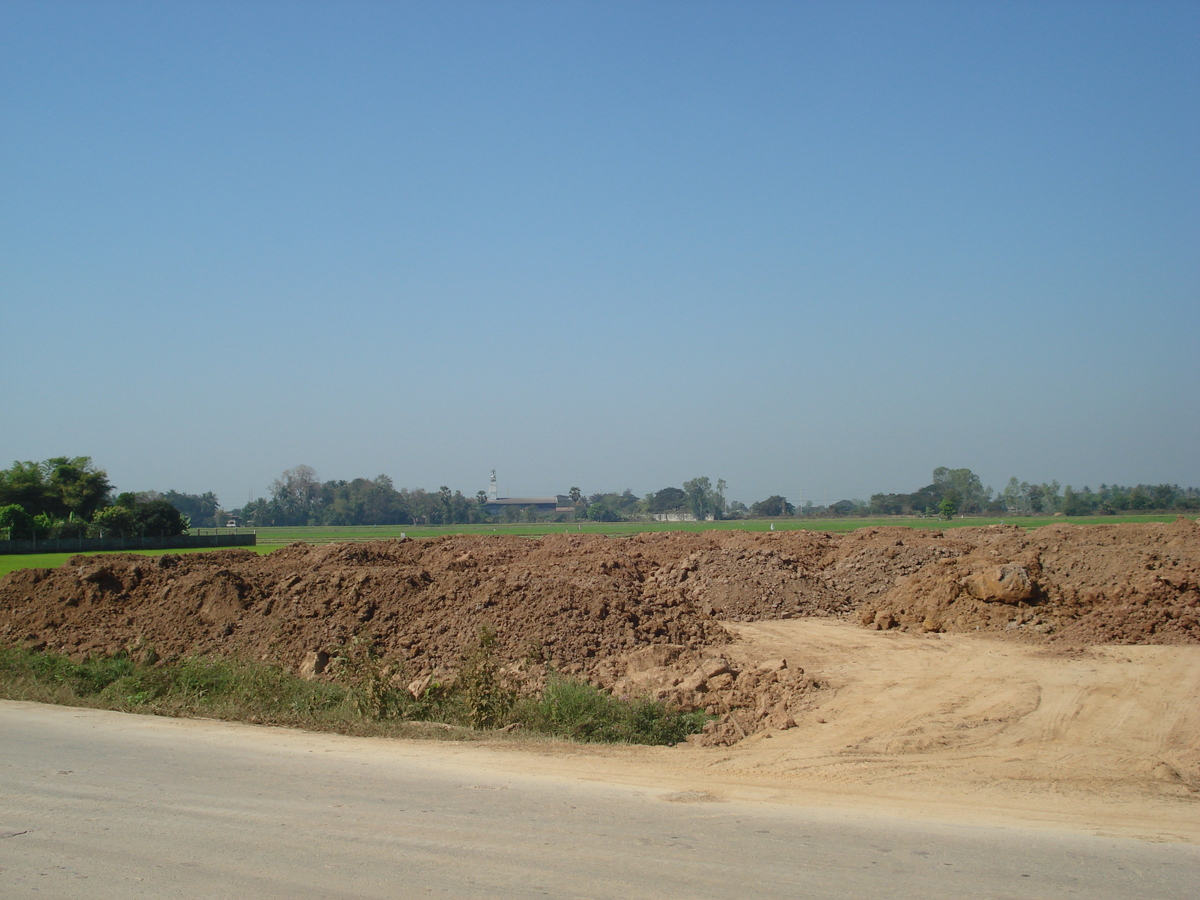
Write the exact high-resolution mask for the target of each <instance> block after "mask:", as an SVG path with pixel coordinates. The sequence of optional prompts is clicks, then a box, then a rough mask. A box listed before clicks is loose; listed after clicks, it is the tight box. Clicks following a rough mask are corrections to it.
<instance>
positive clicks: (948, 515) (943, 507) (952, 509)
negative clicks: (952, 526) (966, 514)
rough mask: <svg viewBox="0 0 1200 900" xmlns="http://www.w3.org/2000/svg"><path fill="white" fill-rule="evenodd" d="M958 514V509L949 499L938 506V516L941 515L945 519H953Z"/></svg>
mask: <svg viewBox="0 0 1200 900" xmlns="http://www.w3.org/2000/svg"><path fill="white" fill-rule="evenodd" d="M957 513H958V507H957V506H956V505H955V504H954V501H953V500H951V499H950V498H949V497H947V498H946V499H945V500H943V501H942V502H941V503H939V504H938V515H940V516H941V517H942V518H943V519H953V518H954V517H955V515H957Z"/></svg>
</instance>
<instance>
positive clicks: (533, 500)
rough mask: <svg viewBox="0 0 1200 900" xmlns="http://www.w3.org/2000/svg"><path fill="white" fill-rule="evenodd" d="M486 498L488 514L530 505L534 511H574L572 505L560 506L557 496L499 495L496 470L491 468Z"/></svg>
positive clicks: (548, 512)
mask: <svg viewBox="0 0 1200 900" xmlns="http://www.w3.org/2000/svg"><path fill="white" fill-rule="evenodd" d="M487 496H488V499H487V503H485V504H484V509H486V510H487V512H488V515H491V516H502V515H503V514H504V511H505V510H506V509H511V510H518V511H520V510H524V509H529V508H530V507H532V508H533V509H534V511H535V512H539V513H546V514H553V513H560V512H568V511H574V507H573V506H572V507H560V505H559V502H558V497H501V496H500V489H499V487H498V486H497V483H496V470H495V469H492V478H491V481H489V482H488V494H487Z"/></svg>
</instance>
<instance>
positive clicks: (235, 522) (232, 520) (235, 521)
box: [225, 516, 242, 528]
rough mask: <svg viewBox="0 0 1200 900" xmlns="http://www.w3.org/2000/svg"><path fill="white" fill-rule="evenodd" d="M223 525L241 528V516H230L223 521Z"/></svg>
mask: <svg viewBox="0 0 1200 900" xmlns="http://www.w3.org/2000/svg"><path fill="white" fill-rule="evenodd" d="M225 527H226V528H241V527H242V517H241V516H230V517H229V521H227V522H226V523H225Z"/></svg>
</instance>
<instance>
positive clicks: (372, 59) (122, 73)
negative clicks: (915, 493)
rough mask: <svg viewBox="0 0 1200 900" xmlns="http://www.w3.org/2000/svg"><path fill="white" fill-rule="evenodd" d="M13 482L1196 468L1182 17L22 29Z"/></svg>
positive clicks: (0, 240) (1194, 106)
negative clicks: (35, 475) (59, 464)
mask: <svg viewBox="0 0 1200 900" xmlns="http://www.w3.org/2000/svg"><path fill="white" fill-rule="evenodd" d="M0 133H2V135H3V138H2V140H0V307H2V312H3V322H4V334H5V341H4V353H3V354H0V377H2V378H3V381H4V384H5V389H4V391H3V393H2V394H0V396H2V397H3V400H2V401H0V404H2V405H0V411H2V416H0V421H2V422H3V427H2V428H0V461H3V464H4V465H7V464H8V461H9V460H16V459H21V460H24V459H44V458H47V457H49V456H55V455H60V454H68V455H76V454H88V455H91V456H92V457H93V458H94V459H95V460H96V462H97V463H98V464H100V465H101V466H102V467H104V468H105V469H106V470H107V471H108V473H109V475H110V478H111V479H112V480H113V482H114V483H115V484H117V486H118V487H119V488H121V489H123V490H143V489H150V488H153V489H157V490H167V489H171V488H173V489H176V490H181V491H187V492H202V491H206V490H213V491H216V492H217V494H218V496H219V497H220V499H221V500H222V501H223V503H224V504H225V505H226V506H227V507H235V506H240V505H241V504H242V503H243V502H244V501H245V500H246V499H247V498H248V497H249V496H251V495H255V496H263V495H264V494H265V493H266V491H267V487H268V485H269V484H270V483H271V481H272V480H273V479H274V478H275V477H277V476H278V475H279V474H280V472H282V471H283V470H284V469H286V468H289V467H292V466H295V465H298V464H301V463H303V464H307V465H311V466H312V467H314V468H315V469H316V470H317V473H318V475H319V476H320V477H321V478H322V479H332V478H346V479H349V478H354V477H357V476H367V477H373V476H375V475H377V474H379V473H387V474H388V475H390V476H391V477H392V478H393V479H394V480H395V482H396V484H397V486H405V487H425V488H429V489H436V487H437V486H438V485H441V484H448V485H450V486H451V487H454V488H458V489H461V490H463V492H464V493H467V494H473V493H474V492H475V491H476V490H479V489H480V488H484V487H486V484H487V478H488V474H489V472H490V470H491V469H492V468H496V469H498V470H499V474H500V486H501V490H502V493H505V494H510V495H528V494H549V493H556V492H559V493H561V492H565V491H566V490H567V489H568V488H569V487H570V486H572V485H578V486H580V487H581V488H583V490H584V491H585V492H588V493H590V492H594V491H605V490H622V489H625V488H631V489H632V490H633V491H634V492H635V493H638V494H644V493H646V492H649V491H653V490H658V489H660V488H662V487H664V486H667V485H679V484H681V483H682V482H683V481H684V480H686V479H688V478H692V477H694V476H697V475H708V476H710V477H711V478H712V479H713V480H714V481H715V480H716V479H717V478H725V479H726V481H727V482H728V484H729V495H730V497H731V498H732V499H740V500H744V501H746V502H753V501H755V500H760V499H763V498H764V497H766V496H768V495H770V494H776V493H778V494H784V495H785V496H787V497H788V499H789V500H792V502H796V501H797V500H801V501H802V500H810V499H811V500H815V501H817V502H821V501H822V500H823V499H824V498H825V497H826V496H827V497H828V499H829V500H830V501H834V500H837V499H842V498H861V499H866V498H867V497H869V495H870V494H872V493H875V492H878V491H889V492H890V491H910V490H914V489H916V488H917V487H920V486H921V485H923V484H926V483H928V482H929V480H930V473H931V471H932V469H933V468H934V467H936V466H942V465H945V466H950V467H967V468H971V469H973V470H974V471H975V472H977V473H978V474H979V475H980V476H981V477H982V478H983V480H984V483H985V484H988V485H991V486H992V487H994V488H996V489H1000V488H1002V487H1003V486H1004V483H1005V482H1006V481H1007V480H1008V478H1009V477H1010V476H1013V475H1015V476H1017V477H1018V478H1019V479H1021V480H1028V481H1043V480H1047V481H1048V480H1050V479H1058V480H1059V481H1060V482H1062V483H1063V484H1068V483H1069V484H1072V485H1074V486H1075V487H1076V488H1080V487H1082V486H1084V485H1085V484H1087V485H1090V486H1092V487H1097V486H1099V484H1100V483H1102V482H1107V483H1113V482H1118V483H1122V484H1132V483H1137V482H1147V483H1159V482H1175V483H1179V484H1183V485H1197V484H1200V467H1198V460H1200V455H1198V454H1197V447H1198V446H1200V351H1198V350H1197V336H1198V330H1200V329H1198V326H1200V165H1198V160H1200V157H1198V155H1197V148H1198V147H1200V6H1198V5H1197V4H1195V3H1153V2H1151V3H1103V2H1088V3H1083V2H1071V3H1054V2H1051V3H1019V2H1012V3H999V4H963V3H936V2H929V3H895V2H887V3H882V2H881V3H872V2H867V3H861V2H860V3H855V2H850V3H767V2H760V3H755V2H750V3H702V2H687V3H670V2H662V3H620V2H605V3H598V2H553V3H552V2H544V3H497V2H488V3H466V2H446V3H432V2H429V3H403V2H388V3H367V2H351V3H300V2H278V3H275V2H237V3H220V2H204V3H199V2H197V3H185V2H181V3H170V4H162V3H128V2H109V3H102V4H98V3H90V2H89V3H71V2H56V3H43V2H38V3H26V2H12V0H9V2H5V3H4V4H3V5H0Z"/></svg>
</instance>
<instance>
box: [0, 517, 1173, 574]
mask: <svg viewBox="0 0 1200 900" xmlns="http://www.w3.org/2000/svg"><path fill="white" fill-rule="evenodd" d="M1174 520H1175V516H1173V515H1166V516H1083V517H1075V518H1070V517H1064V516H1055V517H1040V518H1033V517H1028V518H1027V517H1017V518H1005V519H1000V518H991V519H989V518H961V519H951V520H949V521H945V520H942V519H936V518H881V519H863V518H844V519H774V520H771V519H753V520H750V519H737V520H734V521H728V522H581V523H578V524H574V523H573V524H567V525H564V524H562V523H558V524H541V525H446V526H440V525H439V526H418V525H387V526H369V525H363V526H344V527H334V526H320V525H313V526H298V527H283V528H257V529H254V530H255V533H256V534H257V536H258V546H256V547H250V548H247V549H250V550H254V551H256V552H258V553H270V552H271V551H272V550H277V549H279V548H280V547H284V546H286V545H288V544H292V543H295V542H297V541H302V542H304V543H306V544H335V543H339V542H343V541H380V540H386V539H388V538H398V537H400V536H402V535H403V536H407V537H410V538H421V537H437V536H440V535H447V534H515V535H520V536H523V537H540V536H541V535H544V534H564V533H567V534H605V535H612V536H620V535H632V534H640V533H643V532H647V531H713V530H719V531H739V530H740V531H769V530H770V529H771V527H772V525H774V529H775V530H776V531H793V530H798V529H807V530H810V531H831V532H847V531H855V530H857V529H859V528H870V527H881V526H896V525H899V526H904V527H908V528H941V529H948V528H964V527H979V526H982V525H995V524H998V523H1001V522H1004V523H1007V524H1009V525H1020V526H1021V527H1022V528H1040V527H1041V526H1043V525H1049V524H1052V523H1054V522H1073V523H1076V524H1099V525H1113V524H1116V523H1118V522H1172V521H1174ZM205 531H206V530H205ZM127 552H133V551H127ZM136 552H139V553H144V554H145V555H147V556H160V555H162V554H163V553H210V552H212V551H210V550H206V549H203V548H197V549H194V550H144V551H136ZM75 555H76V554H74V553H38V554H27V555H14V556H0V576H3V575H5V574H7V573H8V572H12V571H15V570H17V569H32V568H49V569H53V568H57V567H58V566H60V565H62V564H63V563H64V562H66V561H67V560H68V559H70V558H71V557H72V556H75Z"/></svg>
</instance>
